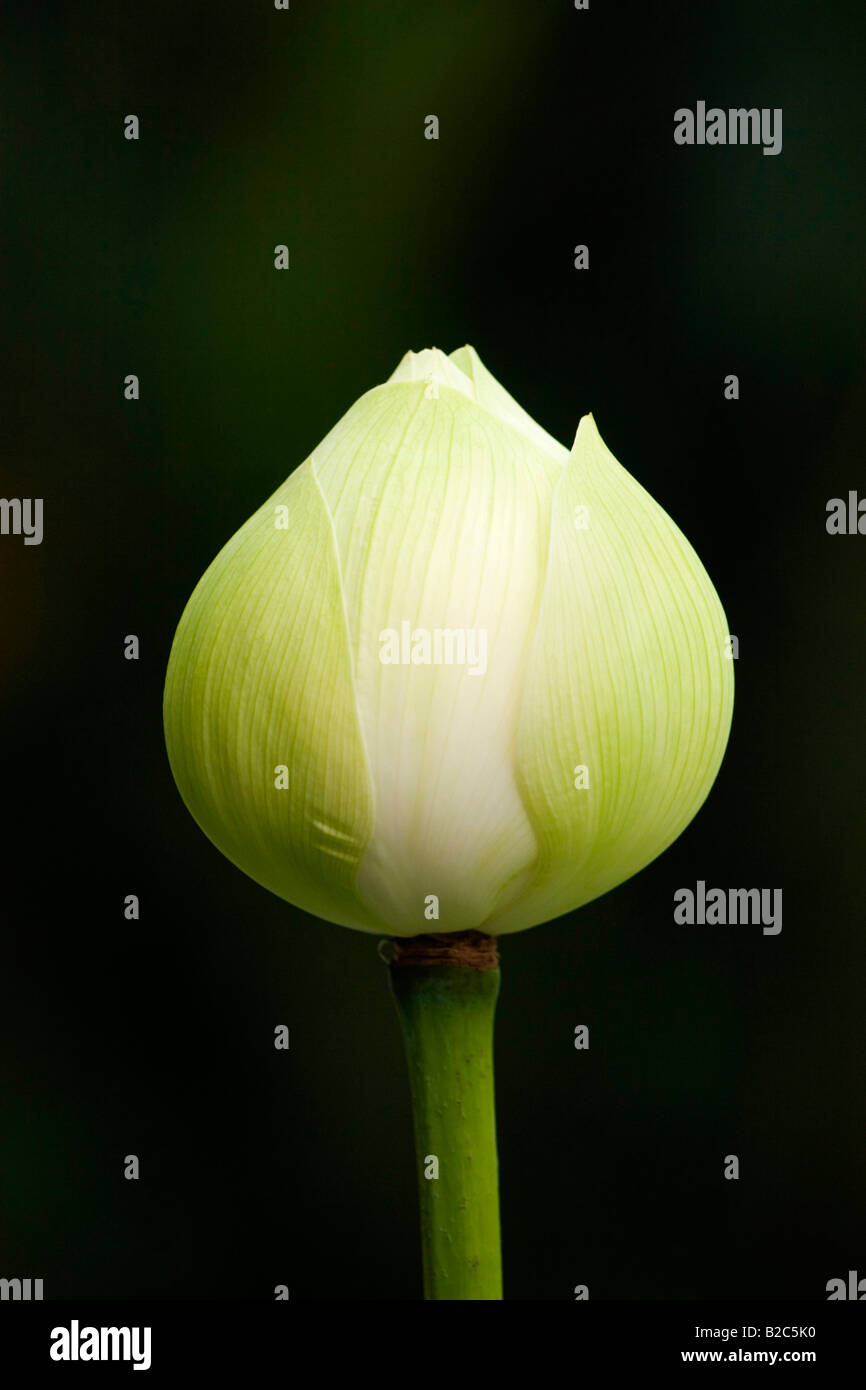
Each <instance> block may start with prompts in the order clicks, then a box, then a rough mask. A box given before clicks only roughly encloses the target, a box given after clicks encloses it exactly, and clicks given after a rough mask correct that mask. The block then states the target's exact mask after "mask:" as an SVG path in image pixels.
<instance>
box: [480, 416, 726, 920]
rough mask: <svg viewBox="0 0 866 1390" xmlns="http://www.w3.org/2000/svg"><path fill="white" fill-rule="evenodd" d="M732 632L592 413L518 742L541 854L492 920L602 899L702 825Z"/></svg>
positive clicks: (719, 746)
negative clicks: (511, 901) (514, 897)
mask: <svg viewBox="0 0 866 1390" xmlns="http://www.w3.org/2000/svg"><path fill="white" fill-rule="evenodd" d="M580 508H586V509H587V510H586V511H585V512H582V511H580V510H579V509H580ZM584 528H585V529H584ZM727 633H728V627H727V622H726V619H725V615H724V612H723V609H722V605H721V603H720V601H719V598H718V596H717V594H716V592H715V589H714V588H713V585H712V583H711V582H710V579H709V577H708V575H707V574H706V571H705V570H704V567H703V565H702V564H701V562H700V560H699V559H698V557H697V555H696V554H695V552H694V550H693V549H692V547H691V546H690V545H689V543H688V541H687V540H686V539H685V537H684V536H683V535H682V533H681V532H680V530H679V529H678V528H677V527H676V526H675V525H674V523H673V522H672V521H671V519H670V517H669V516H667V514H666V513H665V512H664V511H663V509H662V508H661V507H660V506H659V505H658V504H657V503H656V502H655V501H654V500H653V498H652V497H651V496H650V495H649V493H647V492H646V491H645V490H644V489H643V488H642V487H641V486H640V484H639V483H637V482H636V481H635V479H634V478H632V477H631V476H630V475H629V474H628V473H627V472H626V470H625V469H624V468H622V467H621V465H620V464H619V463H618V462H617V461H616V459H615V458H614V457H613V455H612V454H611V453H610V451H609V450H608V449H607V448H606V446H605V445H604V443H603V442H602V439H601V437H600V435H599V433H598V430H597V429H596V426H595V422H594V420H593V419H592V417H591V416H585V417H584V418H583V419H582V420H581V422H580V427H579V429H578V432H577V437H576V439H575V443H574V448H573V450H572V453H571V457H570V459H569V461H568V464H567V466H566V468H565V470H564V472H563V474H562V476H561V479H560V482H559V485H558V487H557V490H556V494H555V498H554V503H553V515H552V521H551V536H550V549H549V556H548V563H547V574H546V579H545V585H544V594H543V598H542V602H541V608H540V612H539V620H538V625H537V629H536V632H535V638H534V642H533V646H532V652H531V655H530V659H529V662H528V666H527V671H526V683H525V688H524V693H523V704H522V709H521V713H520V723H519V729H518V738H517V745H516V768H517V777H518V782H519V785H520V787H521V790H522V794H523V798H524V802H525V805H526V808H527V812H528V815H529V819H530V822H531V824H532V827H533V830H534V832H535V836H536V840H537V843H538V850H539V857H538V863H537V866H536V870H535V875H534V878H533V881H532V884H531V886H530V887H529V888H528V890H527V892H526V893H525V895H524V897H523V898H522V899H521V901H520V902H519V903H517V904H515V905H513V906H512V907H511V908H509V909H507V910H506V911H504V912H502V913H500V914H498V915H497V916H496V917H495V918H492V919H491V920H490V921H489V922H488V924H487V926H486V928H485V930H487V931H490V932H493V933H496V934H499V933H505V932H513V931H520V930H523V929H524V928H526V927H531V926H534V925H535V924H537V923H539V922H544V921H547V920H548V919H550V918H553V917H557V916H559V915H561V914H562V913H564V912H568V911H570V910H571V909H573V908H576V907H579V906H580V905H581V904H582V903H586V902H589V901H590V900H591V899H593V898H596V897H598V896H599V895H600V894H602V893H605V892H607V891H608V889H610V888H613V887H615V886H616V885H617V884H618V883H621V882H623V881H624V880H625V879H627V878H629V877H630V876H631V875H632V874H635V873H637V872H638V870H639V869H641V868H643V867H644V866H645V865H646V864H648V863H649V862H650V861H651V860H653V859H655V858H656V856H657V855H659V854H660V853H661V852H662V850H664V849H665V848H666V847H667V846H668V845H670V844H671V842H672V841H673V840H674V839H675V838H676V837H677V836H678V835H679V834H680V832H681V831H682V830H683V829H684V828H685V826H686V825H688V823H689V821H690V820H691V819H692V817H693V816H694V815H695V814H696V812H697V811H698V809H699V807H700V806H701V804H702V802H703V801H704V799H705V797H706V796H707V793H708V792H709V789H710V787H711V786H712V783H713V780H714V778H715V776H716V773H717V771H718V769H719V765H720V763H721V760H722V756H723V754H724V750H725V745H726V743H727V738H728V733H729V729H730V724H731V717H732V710H733V684H734V682H733V662H732V661H731V660H730V659H727V658H726V656H725V648H726V641H725V639H726V636H727ZM581 766H583V767H585V768H586V769H587V772H586V777H587V778H588V782H589V785H588V786H587V787H580V786H577V787H576V786H575V783H576V782H578V783H580V782H581V781H583V780H585V777H584V774H582V773H580V772H578V771H577V769H578V768H580V767H581Z"/></svg>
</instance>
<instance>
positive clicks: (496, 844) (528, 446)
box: [314, 350, 562, 936]
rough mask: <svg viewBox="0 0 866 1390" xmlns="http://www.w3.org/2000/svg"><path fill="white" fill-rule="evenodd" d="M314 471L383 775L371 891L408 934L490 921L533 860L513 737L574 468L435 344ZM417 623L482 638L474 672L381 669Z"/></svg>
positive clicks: (364, 711) (373, 397)
mask: <svg viewBox="0 0 866 1390" xmlns="http://www.w3.org/2000/svg"><path fill="white" fill-rule="evenodd" d="M503 394H504V393H503ZM314 465H315V469H316V476H317V478H318V480H319V483H320V485H321V488H322V492H323V494H324V496H325V498H326V500H327V503H328V507H329V509H330V512H331V516H332V518H333V523H334V530H335V535H336V538H337V548H338V551H339V556H340V563H341V571H342V580H343V592H344V594H345V596H346V612H347V621H348V630H349V639H350V643H351V649H352V656H353V661H354V666H355V675H356V690H357V698H358V713H359V718H360V723H361V728H362V731H363V736H364V741H365V744H366V748H367V753H368V758H369V764H370V768H371V772H372V776H373V782H374V806H375V819H374V829H373V835H372V838H371V841H370V843H369V845H368V847H367V851H366V854H365V856H364V861H363V863H362V865H361V869H360V873H359V887H360V891H361V893H362V894H363V896H364V899H365V901H366V902H367V904H368V906H369V908H370V910H371V911H372V912H374V913H375V914H376V915H377V916H379V917H381V918H383V919H384V920H385V921H386V922H387V923H388V929H389V931H390V932H391V933H393V934H394V935H400V936H411V935H415V934H417V933H419V932H424V931H460V930H466V929H470V928H479V927H481V925H482V923H483V922H484V921H485V920H486V919H487V918H488V917H489V916H490V915H491V913H493V912H495V911H496V909H497V905H498V904H499V903H500V902H501V901H503V900H506V899H507V900H510V899H511V897H512V896H513V895H514V894H516V893H517V892H518V891H519V888H520V885H521V883H522V882H523V880H524V877H525V875H526V874H527V873H528V872H530V871H531V868H532V865H533V864H534V863H535V861H536V856H537V845H536V842H535V836H534V834H533V831H532V827H531V826H530V824H529V821H528V819H527V815H526V810H525V808H524V804H523V801H522V798H521V795H520V792H519V789H518V787H517V785H516V782H515V774H514V739H515V735H516V731H517V721H518V716H519V709H520V694H521V690H522V683H523V681H522V676H523V669H524V666H525V662H526V659H527V655H528V651H529V645H530V642H531V640H532V634H533V632H534V629H535V625H536V620H537V616H538V605H539V601H540V597H541V584H542V579H543V575H544V571H545V562H546V550H547V539H548V534H549V527H550V505H551V499H552V496H553V489H554V486H555V484H556V481H557V479H558V478H559V476H560V474H561V471H562V465H561V463H559V462H557V461H556V460H555V459H554V458H552V457H551V455H550V453H549V452H548V451H547V450H546V449H544V448H542V447H540V446H539V445H538V444H537V443H535V442H534V441H533V440H532V438H531V437H529V436H528V435H527V433H526V432H525V431H523V430H521V429H518V428H515V426H514V424H513V423H512V422H511V421H510V420H507V419H503V418H501V417H500V415H498V414H497V413H495V411H492V410H491V409H490V408H489V406H488V405H483V404H480V403H479V402H478V401H476V399H475V388H474V384H473V382H472V380H471V379H470V378H468V377H467V376H466V375H465V373H463V372H462V371H461V370H460V369H459V368H458V367H457V366H456V365H455V364H454V363H453V362H452V361H449V359H448V358H446V357H444V355H443V354H442V353H439V352H436V351H435V350H430V351H428V352H425V353H418V354H414V353H413V354H409V355H408V357H407V358H406V359H404V362H403V363H401V366H400V368H398V370H397V372H395V374H394V376H393V377H392V379H391V380H390V382H387V383H385V384H384V385H383V386H380V387H378V388H376V389H375V390H373V391H370V392H368V393H367V395H365V396H363V397H362V398H361V400H360V401H358V403H357V404H356V405H355V406H354V407H353V408H352V409H351V410H350V411H349V413H348V414H347V415H346V416H345V417H344V419H343V420H342V421H341V422H340V424H339V425H338V426H337V427H336V429H334V430H332V431H331V434H330V435H329V436H328V437H327V439H326V440H325V441H324V442H323V444H322V445H321V446H320V447H319V448H318V449H317V450H316V451H315V455H314ZM404 623H405V624H407V627H408V632H409V633H410V634H413V635H414V634H418V633H425V632H426V633H427V634H433V633H435V632H436V631H437V630H438V631H439V632H446V631H447V632H451V633H456V632H462V633H464V634H470V635H469V636H467V637H466V638H465V639H464V640H466V641H467V642H468V641H474V642H475V643H476V644H477V646H476V647H475V655H476V658H477V659H476V660H475V662H474V668H475V669H474V670H473V662H472V661H471V660H470V659H469V657H470V653H469V650H468V646H467V653H466V654H467V659H466V660H465V661H464V662H463V663H462V664H461V663H457V662H455V663H454V664H450V665H449V664H436V663H435V661H434V662H431V663H430V664H419V663H409V664H403V663H401V662H400V663H395V664H384V663H383V661H382V660H381V659H380V658H381V656H382V654H383V652H384V650H385V645H384V644H385V641H386V639H383V634H388V633H389V632H390V633H398V634H401V633H402V632H403V631H405V630H406V629H404V627H403V624H404ZM471 634H474V637H473V636H471ZM482 634H484V636H483V638H482ZM482 641H486V652H485V653H484V656H485V661H484V669H483V670H481V660H480V656H481V651H480V648H481V644H482ZM414 646H415V644H414V642H413V647H414ZM415 649H416V650H420V648H417V647H416V648H415ZM431 897H435V898H437V899H438V903H439V916H438V918H435V919H434V918H429V917H425V905H426V904H427V902H428V899H429V898H431Z"/></svg>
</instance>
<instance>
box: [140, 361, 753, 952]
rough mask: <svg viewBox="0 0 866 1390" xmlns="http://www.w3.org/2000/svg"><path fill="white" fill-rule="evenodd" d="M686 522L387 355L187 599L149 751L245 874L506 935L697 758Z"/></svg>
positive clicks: (625, 477) (719, 645)
mask: <svg viewBox="0 0 866 1390" xmlns="http://www.w3.org/2000/svg"><path fill="white" fill-rule="evenodd" d="M726 634H727V624H726V622H725V616H724V613H723V611H722V607H721V604H720V602H719V599H718V597H717V595H716V592H715V590H714V588H713V586H712V584H711V582H710V580H709V578H708V576H707V574H706V572H705V570H704V568H703V566H702V565H701V562H700V560H699V559H698V557H697V555H696V554H695V552H694V550H693V549H692V547H691V546H690V545H689V543H688V541H687V540H686V539H685V537H684V536H683V535H682V533H681V532H680V531H679V530H678V528H677V527H676V526H675V525H674V523H673V522H672V521H671V519H670V518H669V517H668V516H667V515H666V513H665V512H664V511H663V510H662V508H661V507H660V506H659V505H658V504H657V503H656V502H654V501H653V499H652V498H651V497H650V496H649V494H648V493H647V492H646V491H645V490H644V489H643V488H642V487H641V486H640V485H639V484H638V483H637V482H636V481H635V480H634V478H632V477H631V476H630V475H629V474H628V473H627V472H626V471H625V469H623V468H622V467H621V466H620V464H619V463H617V461H616V459H615V458H614V457H613V455H612V454H611V453H610V451H609V450H608V449H607V448H606V447H605V445H604V443H603V442H602V439H601V436H600V435H599V433H598V430H597V429H596V426H595V422H594V420H593V418H592V416H591V415H587V416H584V417H583V419H582V420H581V422H580V426H579V428H578V431H577V436H576V438H575V441H574V446H573V448H572V450H571V452H570V453H569V451H568V450H567V449H565V448H563V447H562V446H561V445H560V444H558V443H557V442H556V441H555V440H553V439H552V438H551V437H550V436H549V435H548V434H546V433H545V431H544V430H543V429H541V427H540V426H539V425H537V424H536V423H535V422H534V421H533V420H532V419H531V418H530V417H529V416H528V415H527V414H526V412H525V411H523V410H522V409H521V408H520V406H519V405H518V404H517V403H516V402H515V401H514V400H513V399H512V398H511V397H510V396H509V395H508V393H507V392H506V391H505V390H504V389H503V388H502V387H501V386H500V385H499V383H498V382H497V381H496V380H495V379H494V378H493V377H492V376H491V375H490V373H489V372H488V371H487V370H486V369H485V367H484V366H483V365H482V363H481V362H480V360H479V358H478V356H477V354H476V353H475V352H474V350H473V349H472V348H470V347H464V348H461V349H460V350H459V351H458V352H455V353H452V354H451V356H450V357H446V356H445V355H444V354H443V353H441V352H439V351H437V350H428V351H425V352H421V353H417V354H416V353H411V352H410V353H408V354H407V355H406V356H405V357H404V359H403V361H402V362H401V363H400V365H399V366H398V368H397V370H396V371H395V372H394V374H393V376H392V377H391V378H390V379H389V380H388V381H387V382H385V384H384V385H382V386H378V387H376V388H375V389H374V390H372V391H368V392H367V393H366V394H365V395H364V396H362V397H361V399H360V400H359V401H357V403H356V404H355V405H353V406H352V408H351V409H350V410H349V411H348V412H347V414H346V415H344V417H343V418H342V420H340V421H339V423H338V424H337V425H335V427H334V428H333V429H332V430H331V432H330V434H328V435H327V437H326V438H325V439H324V441H323V442H322V443H321V444H320V445H319V447H318V448H317V449H315V450H314V452H313V454H312V455H311V457H310V458H309V459H308V460H307V461H306V463H304V464H302V465H301V467H299V468H297V469H296V470H295V471H294V472H293V473H292V474H291V475H290V476H289V478H288V479H287V480H286V481H285V482H284V483H283V484H282V486H281V487H279V488H278V489H277V491H276V492H275V493H274V494H273V496H272V497H271V498H270V499H269V500H268V501H267V502H265V503H264V504H263V506H261V507H260V508H259V510H258V511H257V512H255V513H254V515H253V516H252V517H250V519H249V520H248V521H247V522H246V524H245V525H244V526H242V527H241V529H240V530H239V531H238V532H237V534H236V535H235V536H233V537H232V539H231V540H230V541H229V542H228V544H227V545H226V546H224V548H223V549H222V550H221V551H220V553H219V555H218V556H217V557H216V559H215V560H214V561H213V563H212V564H211V566H210V568H209V569H208V570H207V572H206V573H205V575H204V576H203V578H202V579H201V580H200V582H199V584H198V585H197V587H196V589H195V591H194V593H193V595H192V597H191V599H190V600H189V603H188V604H187V607H186V609H185V611H184V613H183V616H182V618H181V621H180V624H179V626H178V630H177V633H176V635H175V639H174V644H173V647H172V652H171V657H170V661H169V667H168V675H167V679H166V689H165V732H166V742H167V747H168V754H169V760H170V763H171V768H172V772H173V774H174V777H175V780H176V782H177V785H178V788H179V790H180V793H181V795H182V797H183V799H184V801H185V803H186V805H187V807H188V808H189V810H190V812H191V813H192V815H193V816H194V818H195V819H196V821H197V822H198V824H199V825H200V826H201V828H202V830H203V831H204V832H205V834H206V835H208V836H209V837H210V839H211V840H212V841H213V842H214V844H215V845H216V846H217V847H218V848H219V849H220V850H221V851H222V852H223V854H225V855H226V856H227V857H228V858H229V859H230V860H231V861H232V862H233V863H234V864H236V865H237V866H238V867H239V868H241V869H243V870H244V872H245V873H247V874H249V875H250V877H252V878H254V879H255V880H256V881H257V882H259V883H261V884H263V885H264V886H265V887H266V888H269V889H270V890H271V891H272V892H274V893H276V894H278V895H279V896H280V897H283V898H285V899H287V900H288V901H289V902H292V903H295V904H297V905H298V906H300V907H302V908H304V909H305V910H306V911H308V912H311V913H314V914H316V915H317V916H319V917H322V918H325V919H326V920H328V921H331V922H338V923H341V924H342V925H344V926H348V927H354V928H356V929H358V930H360V931H370V932H376V933H378V934H381V933H383V932H385V933H388V934H389V935H392V936H413V935H416V934H419V933H422V932H430V931H434V932H443V931H445V932H448V931H466V930H471V929H474V930H477V931H482V932H486V933H488V934H491V935H499V934H502V933H506V932H513V931H521V930H523V929H524V928H527V927H531V926H534V925H536V924H537V923H539V922H543V921H546V920H548V919H550V918H552V917H557V916H559V915H561V914H562V913H564V912H568V911H570V910H571V909H572V908H576V907H579V906H580V905H581V904H582V903H586V902H589V901H590V900H591V899H593V898H595V897H598V896H599V894H601V893H605V892H607V891H608V890H609V889H611V888H613V887H615V886H616V885H617V884H618V883H621V882H623V880H625V879H627V878H629V877H630V876H631V875H632V874H634V873H636V872H637V871H638V870H639V869H641V868H643V867H644V866H645V865H646V864H648V863H649V862H650V861H651V860H652V859H654V858H655V857H656V856H657V855H658V854H660V853H661V852H662V850H664V849H665V848H666V847H667V846H668V845H669V844H670V843H671V841H672V840H674V839H675V838H676V836H677V835H679V834H680V832H681V831H682V830H683V829H684V828H685V826H686V825H688V823H689V821H690V820H691V819H692V817H693V816H694V815H695V813H696V812H697V810H698V808H699V807H700V805H701V804H702V802H703V801H704V799H705V797H706V795H707V793H708V792H709V789H710V787H711V786H712V783H713V780H714V778H715V776H716V773H717V771H718V769H719V765H720V763H721V760H722V756H723V753H724V749H725V744H726V742H727V737H728V732H729V728H730V722H731V714H732V706H733V662H732V661H731V660H730V659H728V654H727V652H726V642H725V639H726Z"/></svg>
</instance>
